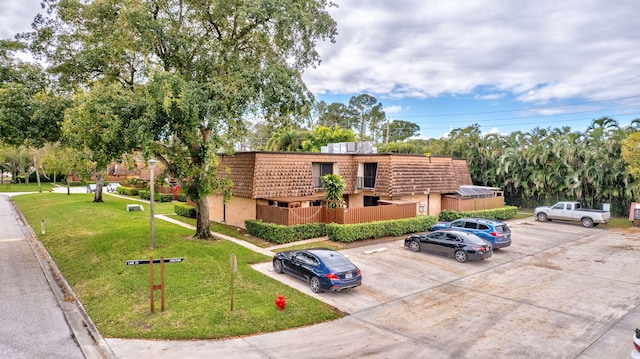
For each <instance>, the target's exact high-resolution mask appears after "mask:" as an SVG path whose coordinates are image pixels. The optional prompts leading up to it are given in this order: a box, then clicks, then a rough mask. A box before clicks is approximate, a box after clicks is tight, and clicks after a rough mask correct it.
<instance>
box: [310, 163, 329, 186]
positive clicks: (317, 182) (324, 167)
mask: <svg viewBox="0 0 640 359" xmlns="http://www.w3.org/2000/svg"><path fill="white" fill-rule="evenodd" d="M312 170H313V184H314V186H315V188H317V189H320V188H322V176H324V175H328V174H333V163H322V162H315V163H313V164H312Z"/></svg>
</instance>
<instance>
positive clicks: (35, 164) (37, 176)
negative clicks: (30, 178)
mask: <svg viewBox="0 0 640 359" xmlns="http://www.w3.org/2000/svg"><path fill="white" fill-rule="evenodd" d="M33 168H35V169H36V179H37V180H38V192H39V193H42V185H41V184H40V171H38V162H37V161H36V156H33Z"/></svg>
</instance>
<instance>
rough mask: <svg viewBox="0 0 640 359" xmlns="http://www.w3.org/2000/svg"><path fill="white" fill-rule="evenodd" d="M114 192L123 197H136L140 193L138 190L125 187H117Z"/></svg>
mask: <svg viewBox="0 0 640 359" xmlns="http://www.w3.org/2000/svg"><path fill="white" fill-rule="evenodd" d="M116 190H117V191H118V193H119V194H123V195H125V196H137V195H138V192H140V189H139V188H131V187H125V186H119V187H118V188H117V189H116Z"/></svg>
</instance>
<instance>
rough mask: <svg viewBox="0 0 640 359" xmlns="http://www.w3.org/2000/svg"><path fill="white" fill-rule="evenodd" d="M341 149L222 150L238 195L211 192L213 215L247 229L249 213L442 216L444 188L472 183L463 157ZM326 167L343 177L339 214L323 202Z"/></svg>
mask: <svg viewBox="0 0 640 359" xmlns="http://www.w3.org/2000/svg"><path fill="white" fill-rule="evenodd" d="M354 146H355V145H354ZM354 148H355V147H354ZM340 152H344V153H309V152H238V153H235V154H233V155H223V156H221V157H220V163H219V167H218V176H223V177H224V176H226V177H228V178H230V179H231V180H232V181H233V188H232V193H233V199H232V200H231V201H230V202H229V203H227V204H226V205H224V204H223V201H222V196H221V195H219V194H214V195H211V196H210V197H209V207H210V219H211V220H213V221H217V222H223V223H227V224H230V225H233V226H237V227H242V228H244V227H245V224H244V221H245V220H247V219H262V220H264V221H266V222H274V223H280V224H286V225H292V224H298V223H307V222H327V223H328V222H336V223H363V222H369V221H373V220H384V219H395V218H407V217H415V216H416V215H418V214H424V215H438V214H439V213H440V211H441V209H442V203H443V196H444V195H446V194H454V193H456V191H457V190H458V189H459V188H460V187H461V186H468V185H471V184H472V183H471V176H470V174H469V169H468V167H467V162H466V160H463V159H456V158H452V157H446V156H425V155H416V154H391V153H374V152H369V153H360V152H361V151H357V150H356V151H353V152H351V151H348V149H347V151H340ZM328 173H331V174H337V175H340V176H341V177H342V178H343V179H344V181H345V182H346V189H345V191H344V207H342V208H340V209H338V212H339V213H338V215H339V218H335V214H334V217H330V215H329V214H328V213H327V212H326V211H325V210H326V208H325V206H322V199H323V197H324V191H323V189H322V182H321V177H322V176H323V175H325V174H328ZM383 207H384V208H383Z"/></svg>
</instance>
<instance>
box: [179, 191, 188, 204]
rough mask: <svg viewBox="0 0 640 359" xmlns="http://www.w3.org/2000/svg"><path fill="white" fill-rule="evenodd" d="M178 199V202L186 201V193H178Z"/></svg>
mask: <svg viewBox="0 0 640 359" xmlns="http://www.w3.org/2000/svg"><path fill="white" fill-rule="evenodd" d="M178 201H179V202H186V201H187V194H186V193H180V194H178Z"/></svg>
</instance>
